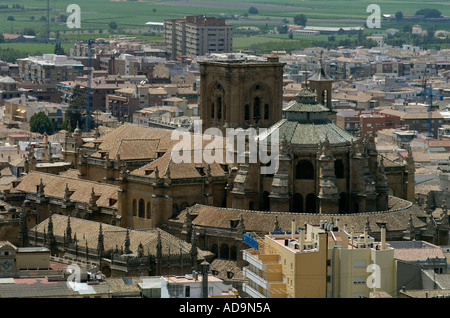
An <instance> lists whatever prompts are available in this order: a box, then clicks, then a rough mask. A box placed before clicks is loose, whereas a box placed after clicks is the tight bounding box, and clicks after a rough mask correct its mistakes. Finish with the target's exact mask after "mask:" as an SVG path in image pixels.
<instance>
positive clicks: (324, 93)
mask: <svg viewBox="0 0 450 318" xmlns="http://www.w3.org/2000/svg"><path fill="white" fill-rule="evenodd" d="M322 100H323V105H324V106H325V107H329V105H328V90H326V89H324V90H323V91H322Z"/></svg>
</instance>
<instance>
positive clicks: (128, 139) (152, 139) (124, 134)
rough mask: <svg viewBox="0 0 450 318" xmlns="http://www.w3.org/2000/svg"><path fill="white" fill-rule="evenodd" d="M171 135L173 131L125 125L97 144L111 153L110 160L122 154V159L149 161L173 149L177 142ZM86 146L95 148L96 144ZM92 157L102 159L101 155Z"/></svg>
mask: <svg viewBox="0 0 450 318" xmlns="http://www.w3.org/2000/svg"><path fill="white" fill-rule="evenodd" d="M171 134H172V131H171V130H168V129H159V128H150V127H142V126H138V125H134V124H124V125H122V126H120V127H119V128H117V129H114V130H112V131H110V132H108V133H106V134H105V135H103V136H101V137H99V138H98V139H97V140H96V142H99V143H100V144H99V150H100V151H103V152H104V151H106V152H109V158H110V159H114V158H115V156H116V155H117V154H120V158H121V159H125V158H128V159H148V158H156V157H155V156H154V154H155V153H157V152H166V151H167V150H168V149H170V148H171V147H172V145H173V144H174V143H175V142H176V141H173V140H172V139H171ZM123 141H125V142H123ZM85 146H86V147H93V146H94V144H93V143H90V144H86V145H85ZM92 156H93V157H100V154H99V153H96V154H94V155H92ZM122 156H123V157H122ZM148 156H150V157H148Z"/></svg>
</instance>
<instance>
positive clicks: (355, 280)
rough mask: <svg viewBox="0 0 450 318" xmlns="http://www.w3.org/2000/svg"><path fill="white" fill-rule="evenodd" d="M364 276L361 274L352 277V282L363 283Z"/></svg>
mask: <svg viewBox="0 0 450 318" xmlns="http://www.w3.org/2000/svg"><path fill="white" fill-rule="evenodd" d="M365 283H366V278H365V277H362V276H356V277H353V284H365Z"/></svg>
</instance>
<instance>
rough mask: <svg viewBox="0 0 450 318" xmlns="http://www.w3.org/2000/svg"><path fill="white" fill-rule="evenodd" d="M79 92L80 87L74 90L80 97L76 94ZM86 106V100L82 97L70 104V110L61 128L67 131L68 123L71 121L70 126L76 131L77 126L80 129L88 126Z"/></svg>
mask: <svg viewBox="0 0 450 318" xmlns="http://www.w3.org/2000/svg"><path fill="white" fill-rule="evenodd" d="M77 90H79V87H75V88H74V95H78V93H77V92H76V91H77ZM86 105H87V103H86V99H85V98H84V97H83V96H82V95H79V96H78V97H76V98H75V99H74V100H73V101H72V102H71V103H70V105H69V108H68V109H67V111H66V114H65V115H66V116H65V117H66V119H65V121H64V122H63V124H62V125H61V128H62V129H66V130H67V128H68V126H69V124H68V122H69V121H70V126H71V127H72V129H74V128H75V127H76V126H77V125H78V127H79V128H80V129H83V128H84V127H85V126H86V111H85V109H86Z"/></svg>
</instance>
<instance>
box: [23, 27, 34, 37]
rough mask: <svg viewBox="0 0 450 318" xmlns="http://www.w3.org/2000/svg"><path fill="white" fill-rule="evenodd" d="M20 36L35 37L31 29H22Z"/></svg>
mask: <svg viewBox="0 0 450 318" xmlns="http://www.w3.org/2000/svg"><path fill="white" fill-rule="evenodd" d="M22 34H23V35H32V36H36V31H35V30H34V29H33V28H25V29H23V31H22Z"/></svg>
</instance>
